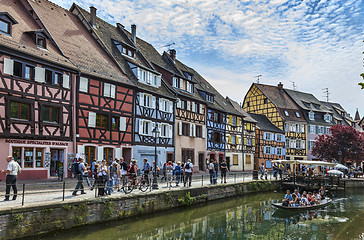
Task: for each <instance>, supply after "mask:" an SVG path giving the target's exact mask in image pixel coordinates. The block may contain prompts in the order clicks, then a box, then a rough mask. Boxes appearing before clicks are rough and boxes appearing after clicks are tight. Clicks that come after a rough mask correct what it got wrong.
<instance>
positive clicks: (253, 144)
mask: <svg viewBox="0 0 364 240" xmlns="http://www.w3.org/2000/svg"><path fill="white" fill-rule="evenodd" d="M252 146H253V147H254V146H255V138H253V139H252Z"/></svg>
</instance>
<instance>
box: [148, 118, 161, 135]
mask: <svg viewBox="0 0 364 240" xmlns="http://www.w3.org/2000/svg"><path fill="white" fill-rule="evenodd" d="M149 124H150V123H149ZM151 126H152V127H151V128H149V129H148V136H153V133H152V131H153V130H154V128H155V122H152V124H151ZM158 127H159V136H160V135H161V130H160V127H161V126H160V125H159V126H158ZM153 137H154V136H153Z"/></svg>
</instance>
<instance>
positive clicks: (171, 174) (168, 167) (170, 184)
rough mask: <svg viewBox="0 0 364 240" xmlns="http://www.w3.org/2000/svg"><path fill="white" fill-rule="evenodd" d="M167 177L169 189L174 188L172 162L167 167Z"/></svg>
mask: <svg viewBox="0 0 364 240" xmlns="http://www.w3.org/2000/svg"><path fill="white" fill-rule="evenodd" d="M166 177H167V187H168V184H169V187H172V177H173V165H172V161H169V162H168V164H167V166H166Z"/></svg>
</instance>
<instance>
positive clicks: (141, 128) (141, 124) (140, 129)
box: [139, 119, 145, 135]
mask: <svg viewBox="0 0 364 240" xmlns="http://www.w3.org/2000/svg"><path fill="white" fill-rule="evenodd" d="M143 123H144V120H142V119H139V134H140V135H144V134H145V133H144V128H143Z"/></svg>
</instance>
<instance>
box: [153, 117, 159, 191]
mask: <svg viewBox="0 0 364 240" xmlns="http://www.w3.org/2000/svg"><path fill="white" fill-rule="evenodd" d="M152 133H153V136H154V144H155V145H154V173H153V174H154V176H153V185H152V188H153V189H158V182H157V166H158V156H157V140H158V135H159V130H158V124H157V123H156V125H155V128H154V129H153V131H152Z"/></svg>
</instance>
